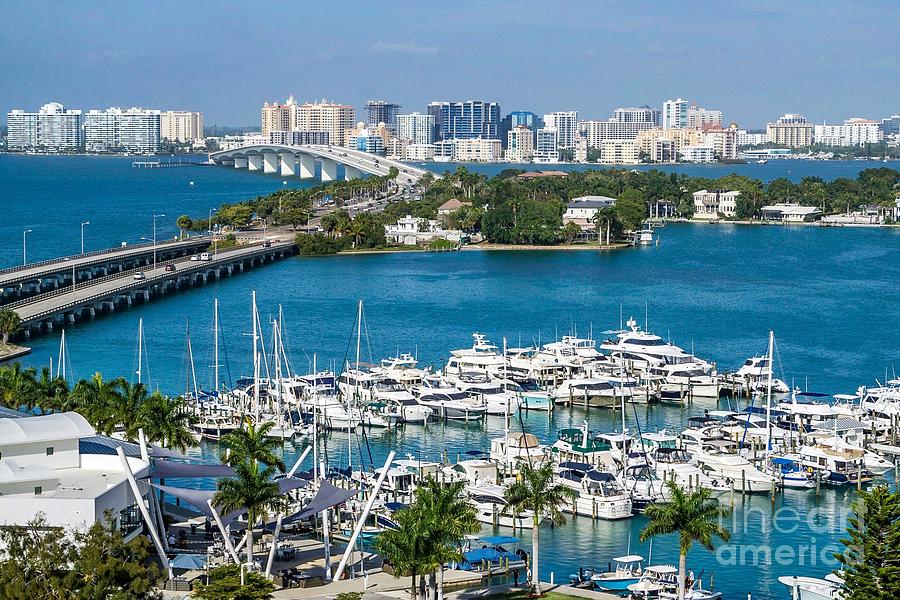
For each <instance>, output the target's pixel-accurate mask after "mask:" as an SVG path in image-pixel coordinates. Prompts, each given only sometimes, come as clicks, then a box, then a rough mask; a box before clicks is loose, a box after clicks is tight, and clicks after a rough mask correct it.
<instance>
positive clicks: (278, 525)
mask: <svg viewBox="0 0 900 600" xmlns="http://www.w3.org/2000/svg"><path fill="white" fill-rule="evenodd" d="M310 450H312V446H307V447H306V449H305V450H304V451H303V452H302V453H301V454H300V458H298V459H297V462H295V463H294V466H293V467H291V470H290V471H288V473H287V476H288V477H293V476H294V474H295V473H296V472H297V469H299V468H300V463H302V462H303V459H304V458H306V455H307V454H309V451H310ZM283 519H284V513H281V514H279V515H278V520H277V521H276V523H275V535H273V536H272V547H271V548H269V560H268V561H267V562H266V577H269V574H270V573H271V572H272V563H274V562H275V549H276V547H277V546H278V535H279V534H280V533H281V521H282V520H283Z"/></svg>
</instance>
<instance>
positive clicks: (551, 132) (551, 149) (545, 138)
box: [534, 127, 559, 163]
mask: <svg viewBox="0 0 900 600" xmlns="http://www.w3.org/2000/svg"><path fill="white" fill-rule="evenodd" d="M534 162H543V163H555V162H559V132H558V131H557V130H556V127H541V128H540V129H538V130H537V143H536V144H535V146H534Z"/></svg>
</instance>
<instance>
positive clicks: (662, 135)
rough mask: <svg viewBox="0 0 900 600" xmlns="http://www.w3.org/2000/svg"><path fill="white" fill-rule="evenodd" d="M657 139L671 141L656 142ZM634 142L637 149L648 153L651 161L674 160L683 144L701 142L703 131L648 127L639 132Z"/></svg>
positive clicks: (697, 143)
mask: <svg viewBox="0 0 900 600" xmlns="http://www.w3.org/2000/svg"><path fill="white" fill-rule="evenodd" d="M659 140H668V141H669V142H671V143H670V144H667V143H657V141H659ZM635 142H636V144H637V147H638V151H639V152H645V153H646V154H648V155H649V156H650V160H652V161H653V162H675V159H676V158H677V157H678V155H679V154H680V153H681V149H682V148H684V147H685V146H700V145H702V144H703V132H702V131H701V130H699V129H677V128H668V129H666V128H656V129H648V130H646V131H642V132H640V133H639V134H638V136H637V140H636V141H635Z"/></svg>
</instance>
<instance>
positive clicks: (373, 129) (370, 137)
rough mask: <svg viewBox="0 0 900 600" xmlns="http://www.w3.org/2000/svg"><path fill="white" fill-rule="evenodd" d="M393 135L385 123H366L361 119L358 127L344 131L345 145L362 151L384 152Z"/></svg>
mask: <svg viewBox="0 0 900 600" xmlns="http://www.w3.org/2000/svg"><path fill="white" fill-rule="evenodd" d="M391 137H393V136H391V132H390V131H389V130H388V128H387V125H385V124H384V123H379V124H378V125H366V124H365V123H364V122H362V121H360V122H359V123H357V124H356V127H353V128H351V129H347V130H346V131H345V132H344V146H345V147H347V148H351V149H353V150H359V151H360V152H369V153H371V154H384V153H385V152H386V151H387V147H388V144H389V142H390V139H391ZM376 138H378V139H376Z"/></svg>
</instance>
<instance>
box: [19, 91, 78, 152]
mask: <svg viewBox="0 0 900 600" xmlns="http://www.w3.org/2000/svg"><path fill="white" fill-rule="evenodd" d="M81 119H82V114H81V111H80V110H66V107H65V106H63V105H62V104H60V103H59V102H49V103H47V104H45V105H43V106H42V107H41V110H40V111H38V112H36V113H33V112H25V111H24V110H13V111H11V112H10V113H9V114H7V115H6V124H7V144H8V146H9V149H10V150H47V151H50V152H67V151H68V152H74V151H78V150H80V149H81V148H82V146H83V145H84V134H83V132H82V127H81V125H82V121H81Z"/></svg>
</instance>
